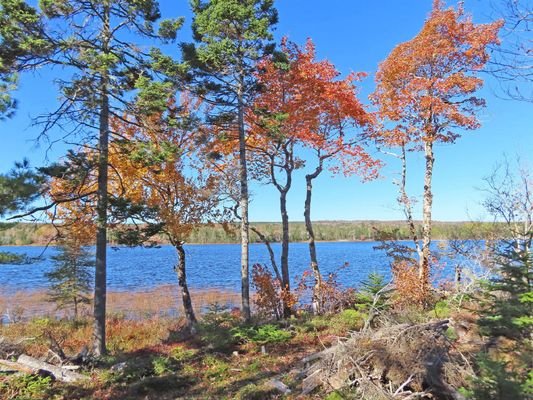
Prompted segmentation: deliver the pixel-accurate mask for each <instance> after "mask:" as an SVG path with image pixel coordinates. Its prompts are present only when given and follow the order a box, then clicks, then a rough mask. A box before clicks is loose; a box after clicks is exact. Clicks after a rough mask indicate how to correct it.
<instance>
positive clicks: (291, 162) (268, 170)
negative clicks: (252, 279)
mask: <svg viewBox="0 0 533 400" xmlns="http://www.w3.org/2000/svg"><path fill="white" fill-rule="evenodd" d="M281 48H282V52H283V54H284V57H283V58H281V57H270V58H268V59H266V60H264V61H262V62H261V63H260V64H259V71H260V73H259V75H258V77H259V83H260V84H261V85H262V86H263V87H265V88H267V89H266V90H265V91H263V92H262V93H261V94H260V95H259V96H258V97H257V98H256V100H255V102H254V108H255V113H253V114H251V116H250V119H251V125H252V127H253V129H252V132H253V135H252V136H251V138H250V140H249V142H248V146H249V147H250V148H251V150H252V152H253V153H254V154H255V155H256V157H258V160H257V161H256V163H257V164H259V165H263V166H264V170H265V171H264V173H263V175H266V176H267V177H268V179H269V180H270V182H271V183H272V184H273V185H274V186H275V187H276V189H277V190H278V191H279V193H280V211H281V220H282V232H283V233H282V253H281V273H282V280H283V287H284V289H285V290H287V291H289V290H290V276H289V267H288V253H289V216H288V214H287V205H286V202H287V194H288V192H289V190H290V188H291V185H292V173H293V171H294V170H295V169H298V168H302V167H303V166H304V161H303V160H302V159H300V158H299V157H298V156H297V155H296V154H295V148H297V147H307V148H311V149H312V150H313V151H314V152H316V154H317V155H318V162H319V167H317V168H316V169H315V171H314V172H313V173H312V174H308V175H306V183H307V193H306V209H305V214H304V215H305V221H306V228H307V232H308V236H309V250H310V256H311V268H312V270H313V273H314V275H315V279H316V287H315V290H314V299H313V304H314V308H315V310H316V311H317V312H318V311H319V309H320V305H319V303H320V301H319V297H320V295H319V293H320V285H321V275H320V271H319V268H318V260H317V257H316V247H315V237H314V232H313V228H312V222H311V195H312V181H313V179H315V178H316V177H318V176H319V175H320V173H321V172H322V169H323V165H324V162H325V161H326V160H328V161H333V162H332V163H331V167H332V169H333V170H335V171H336V169H337V168H339V164H341V167H340V169H342V170H343V172H345V173H347V174H349V173H352V172H358V173H363V174H364V172H363V171H364V170H365V169H366V172H369V171H368V170H369V169H371V168H373V167H375V164H374V163H373V160H371V159H370V157H369V156H368V155H367V154H366V153H365V152H364V151H363V149H362V147H361V146H360V145H359V144H358V143H357V142H358V136H357V134H355V132H353V131H351V129H352V128H355V127H359V126H366V125H368V124H370V123H371V119H372V118H371V116H370V115H369V114H368V113H366V111H365V110H364V108H363V106H362V105H361V103H360V102H359V100H358V99H357V97H356V91H355V81H356V80H357V78H358V75H357V74H351V75H350V76H349V77H348V78H346V79H343V80H340V79H338V76H339V75H340V74H339V72H338V71H337V70H336V69H335V67H334V66H333V65H332V64H331V63H329V62H327V61H317V60H315V47H314V45H313V43H312V41H311V40H308V41H307V43H306V45H305V46H304V47H302V48H300V47H298V46H297V45H296V44H294V43H290V42H288V41H287V40H286V39H283V41H282V46H281ZM335 161H336V162H335ZM279 173H282V174H283V178H281V177H280V176H278V175H279ZM289 311H290V310H288V309H287V308H286V309H285V314H286V315H287V314H288V313H289Z"/></svg>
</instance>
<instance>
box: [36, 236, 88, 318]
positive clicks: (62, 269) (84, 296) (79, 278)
mask: <svg viewBox="0 0 533 400" xmlns="http://www.w3.org/2000/svg"><path fill="white" fill-rule="evenodd" d="M52 260H53V261H54V269H53V270H52V271H50V272H47V273H46V274H45V276H46V278H47V279H48V280H49V282H50V289H49V291H48V296H49V300H50V301H52V302H54V303H56V305H57V308H58V309H68V308H71V307H72V311H73V316H74V319H77V318H78V316H79V311H80V309H79V307H80V306H81V305H82V304H90V303H91V296H90V294H91V289H92V287H91V281H92V279H93V276H92V271H91V270H92V269H93V268H94V257H93V255H92V254H91V253H90V252H89V251H88V250H87V249H86V248H85V247H83V246H82V244H81V243H80V242H79V241H77V240H76V239H73V238H70V239H64V240H62V241H61V242H60V247H59V254H57V255H54V256H53V257H52Z"/></svg>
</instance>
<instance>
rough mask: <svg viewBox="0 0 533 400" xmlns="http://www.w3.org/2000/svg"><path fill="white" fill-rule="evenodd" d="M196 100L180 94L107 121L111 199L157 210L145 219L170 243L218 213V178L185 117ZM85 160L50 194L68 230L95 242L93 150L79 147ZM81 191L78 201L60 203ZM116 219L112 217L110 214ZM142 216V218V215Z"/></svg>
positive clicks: (114, 222) (57, 182)
mask: <svg viewBox="0 0 533 400" xmlns="http://www.w3.org/2000/svg"><path fill="white" fill-rule="evenodd" d="M199 107H200V102H199V101H198V100H196V99H194V98H192V97H191V96H188V95H183V96H182V97H181V99H180V104H176V102H175V101H172V100H171V101H169V104H168V110H167V111H166V113H165V115H154V116H151V117H148V118H145V119H143V120H135V119H134V118H133V117H128V116H126V117H125V119H131V121H130V122H131V123H128V122H124V121H123V120H119V119H117V118H115V119H113V120H112V121H111V130H112V134H113V137H114V140H113V141H112V142H111V143H110V146H109V165H110V167H109V171H108V174H109V183H108V192H109V196H110V199H111V202H113V200H114V199H115V200H116V199H121V198H122V199H126V200H128V201H130V202H132V203H134V204H143V205H146V206H148V207H150V208H152V209H153V210H155V211H156V215H154V214H152V216H151V220H149V221H147V222H155V223H161V224H162V225H163V226H164V229H163V230H162V233H163V234H166V235H167V236H168V237H169V239H170V241H171V242H172V243H174V242H178V241H179V242H181V241H183V240H185V239H186V238H187V236H188V234H189V233H190V232H191V231H192V230H193V229H195V227H196V226H197V225H198V224H200V223H202V222H210V221H212V220H213V219H215V218H217V217H219V216H220V212H219V209H218V201H219V198H218V196H217V194H218V189H219V182H218V180H217V177H216V176H215V174H214V173H212V171H210V170H208V169H206V168H205V165H204V164H203V163H202V162H201V160H200V158H199V147H200V146H198V140H196V139H197V135H198V132H197V130H195V129H193V128H192V126H193V125H191V124H189V123H188V122H187V120H188V118H190V117H192V114H193V113H194V112H195V111H196V110H198V108H199ZM79 157H84V158H86V159H87V160H88V162H87V165H88V167H87V168H86V169H85V170H84V178H83V179H81V180H80V179H79V177H76V179H70V177H69V176H64V177H62V178H56V179H54V180H53V181H52V190H51V191H50V194H49V195H50V197H51V198H52V200H56V201H60V204H59V206H58V207H57V209H56V210H55V211H54V214H53V217H54V219H55V220H56V221H59V222H60V223H61V224H62V226H63V229H64V230H65V229H68V234H69V235H76V236H78V237H84V238H86V241H87V242H88V243H90V242H93V241H94V238H95V232H96V209H95V203H96V194H95V192H96V186H97V173H96V169H95V168H94V166H95V165H96V163H95V160H96V157H97V152H96V151H94V150H93V149H88V148H86V149H80V150H79V151H78V153H77V156H76V158H79ZM80 194H85V195H86V196H84V197H83V198H81V199H78V200H76V201H69V202H63V201H62V200H64V199H69V198H70V199H73V198H76V197H77V196H78V195H80ZM123 217H124V216H123V215H119V214H113V213H110V220H109V221H108V226H109V227H116V226H118V224H119V223H122V222H124V219H123ZM114 218H115V219H114ZM141 221H142V218H141Z"/></svg>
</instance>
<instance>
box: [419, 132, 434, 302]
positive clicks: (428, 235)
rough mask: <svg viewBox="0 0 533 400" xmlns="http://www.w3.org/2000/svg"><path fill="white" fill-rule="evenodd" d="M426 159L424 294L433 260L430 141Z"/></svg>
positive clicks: (432, 161)
mask: <svg viewBox="0 0 533 400" xmlns="http://www.w3.org/2000/svg"><path fill="white" fill-rule="evenodd" d="M424 152H425V158H426V171H425V176H424V202H423V209H422V259H421V260H420V270H419V277H420V280H421V283H422V287H423V290H424V292H426V293H428V292H429V289H430V280H429V274H430V262H431V260H430V258H431V250H430V245H431V211H432V206H433V193H432V191H431V181H432V178H433V163H434V161H435V158H434V155H433V142H432V141H431V140H428V141H426V142H425V143H424Z"/></svg>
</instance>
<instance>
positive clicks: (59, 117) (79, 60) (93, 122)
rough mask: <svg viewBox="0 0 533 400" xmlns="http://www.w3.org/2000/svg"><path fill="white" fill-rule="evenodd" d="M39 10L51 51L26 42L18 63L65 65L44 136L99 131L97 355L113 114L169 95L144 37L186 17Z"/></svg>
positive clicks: (45, 4)
mask: <svg viewBox="0 0 533 400" xmlns="http://www.w3.org/2000/svg"><path fill="white" fill-rule="evenodd" d="M12 1H15V2H16V0H12ZM4 3H10V1H9V0H5V1H4ZM26 8H29V9H30V10H31V11H29V13H34V12H35V10H34V9H32V8H31V7H30V6H25V9H26ZM39 9H40V11H39V12H38V16H39V18H40V19H39V21H42V24H43V28H42V33H41V34H42V36H41V37H40V40H44V41H45V42H46V43H47V45H48V48H49V51H47V52H43V51H41V49H40V48H39V47H37V50H38V51H33V50H32V48H29V49H28V50H29V51H27V52H23V53H22V54H15V55H13V60H14V61H13V63H14V64H16V65H17V66H18V69H20V70H23V69H28V68H32V67H36V66H59V67H61V78H60V79H57V80H56V82H57V83H58V85H59V92H60V93H61V101H60V105H59V107H58V108H57V109H56V110H55V111H54V112H52V113H51V114H47V115H44V116H43V117H42V118H40V119H38V120H37V121H36V122H37V123H40V124H42V133H41V137H47V135H48V134H49V133H50V131H51V130H52V129H53V128H57V127H59V128H62V129H63V130H66V132H67V133H66V135H67V136H68V135H78V137H80V136H81V137H83V138H84V139H85V140H87V138H93V137H94V136H97V137H98V144H97V147H98V157H97V159H96V160H95V161H94V164H95V167H96V169H97V171H98V173H97V175H98V182H97V189H96V190H94V191H91V192H90V193H86V194H82V195H85V196H95V197H96V198H97V206H96V209H97V218H96V219H97V232H96V270H95V285H94V291H95V294H94V334H93V351H94V353H95V355H97V356H98V355H101V354H103V353H105V351H106V346H105V309H106V280H107V278H106V265H107V225H108V203H109V199H108V168H109V163H108V149H109V142H110V140H112V139H113V138H114V137H113V132H112V131H111V129H110V122H109V121H110V118H112V117H113V116H115V117H117V118H122V116H123V115H124V113H125V111H126V110H130V109H131V108H133V107H134V106H135V105H136V104H135V100H137V99H138V100H139V101H140V102H141V103H142V107H143V108H145V109H147V111H150V107H147V106H152V105H154V104H159V103H158V97H159V96H157V97H156V98H154V97H153V95H154V93H159V95H163V96H165V97H164V98H165V99H166V96H168V92H169V91H170V86H169V85H166V86H165V85H164V84H163V83H160V82H156V81H154V80H153V79H152V78H153V68H152V62H153V61H154V60H153V59H152V58H151V57H150V54H149V53H148V52H147V51H145V50H143V46H142V43H139V42H140V41H146V40H154V39H159V40H162V41H164V42H166V41H172V40H174V39H175V38H176V35H177V30H178V29H179V28H180V26H181V25H182V23H183V19H181V18H178V19H173V20H164V21H160V22H159V24H158V25H159V27H158V28H159V29H157V26H156V25H157V23H158V21H159V20H160V17H161V15H160V11H159V4H158V3H157V1H155V0H142V1H138V0H103V1H96V0H41V1H40V2H39ZM17 15H18V8H17V7H4V8H3V9H2V14H0V20H4V19H5V20H10V19H11V18H15V17H17ZM22 28H23V29H22V34H25V33H26V32H27V31H28V29H26V26H25V25H22ZM8 39H9V36H7V39H6V37H4V35H3V37H2V43H1V46H0V49H2V48H4V47H8V46H9V40H8ZM39 43H40V42H39ZM155 88H157V90H156V89H155ZM136 94H137V95H138V96H135V95H136ZM89 140H90V139H89ZM72 196H73V197H74V199H75V200H78V199H79V198H80V194H79V193H75V192H73V193H72ZM66 201H68V198H67V199H65V198H62V199H59V200H57V201H56V203H64V202H66Z"/></svg>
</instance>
